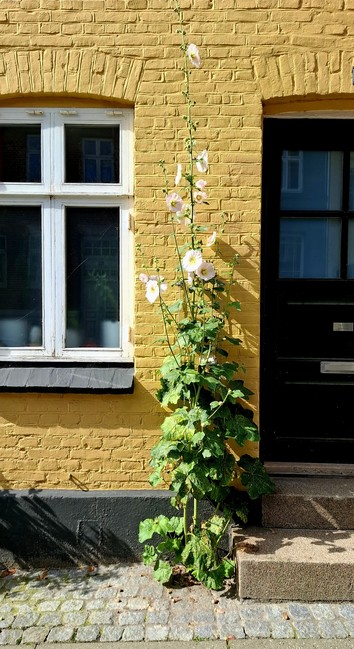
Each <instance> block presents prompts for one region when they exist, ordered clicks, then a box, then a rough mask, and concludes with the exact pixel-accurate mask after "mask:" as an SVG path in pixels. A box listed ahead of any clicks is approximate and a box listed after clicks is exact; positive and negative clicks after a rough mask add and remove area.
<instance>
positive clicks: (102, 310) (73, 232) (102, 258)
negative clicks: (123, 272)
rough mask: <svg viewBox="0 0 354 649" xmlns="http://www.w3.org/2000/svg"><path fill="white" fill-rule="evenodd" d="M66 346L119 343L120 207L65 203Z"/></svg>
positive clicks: (112, 345) (116, 345)
mask: <svg viewBox="0 0 354 649" xmlns="http://www.w3.org/2000/svg"><path fill="white" fill-rule="evenodd" d="M66 243H67V253H66V254H67V257H66V278H67V279H66V281H67V305H66V314H67V315H66V347H119V345H120V340H119V331H120V323H119V209H118V208H103V207H92V208H91V207H85V208H80V207H68V208H67V209H66Z"/></svg>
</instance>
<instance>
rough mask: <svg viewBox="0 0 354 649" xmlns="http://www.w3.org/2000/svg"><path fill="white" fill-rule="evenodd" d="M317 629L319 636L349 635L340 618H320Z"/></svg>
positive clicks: (339, 636)
mask: <svg viewBox="0 0 354 649" xmlns="http://www.w3.org/2000/svg"><path fill="white" fill-rule="evenodd" d="M318 629H319V632H320V636H321V638H347V637H348V635H349V633H348V631H347V629H346V628H345V627H344V625H343V624H342V622H340V620H320V621H319V623H318Z"/></svg>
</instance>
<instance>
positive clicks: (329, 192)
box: [280, 150, 343, 210]
mask: <svg viewBox="0 0 354 649" xmlns="http://www.w3.org/2000/svg"><path fill="white" fill-rule="evenodd" d="M342 167H343V154H342V153H341V151H289V150H286V151H283V155H282V182H281V199H280V208H281V209H282V210H340V209H341V202H342Z"/></svg>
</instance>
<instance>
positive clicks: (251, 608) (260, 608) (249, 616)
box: [240, 604, 266, 621]
mask: <svg viewBox="0 0 354 649" xmlns="http://www.w3.org/2000/svg"><path fill="white" fill-rule="evenodd" d="M240 617H241V619H242V620H245V621H246V620H251V621H253V620H254V619H255V618H256V619H258V620H259V619H261V618H262V619H265V617H266V607H265V606H264V604H258V605H257V604H242V605H241V606H240Z"/></svg>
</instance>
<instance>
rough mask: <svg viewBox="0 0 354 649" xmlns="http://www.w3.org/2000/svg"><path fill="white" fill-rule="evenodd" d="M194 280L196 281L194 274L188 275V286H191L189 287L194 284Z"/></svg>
mask: <svg viewBox="0 0 354 649" xmlns="http://www.w3.org/2000/svg"><path fill="white" fill-rule="evenodd" d="M193 280H194V273H188V276H187V284H189V286H191V285H192V284H193Z"/></svg>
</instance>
